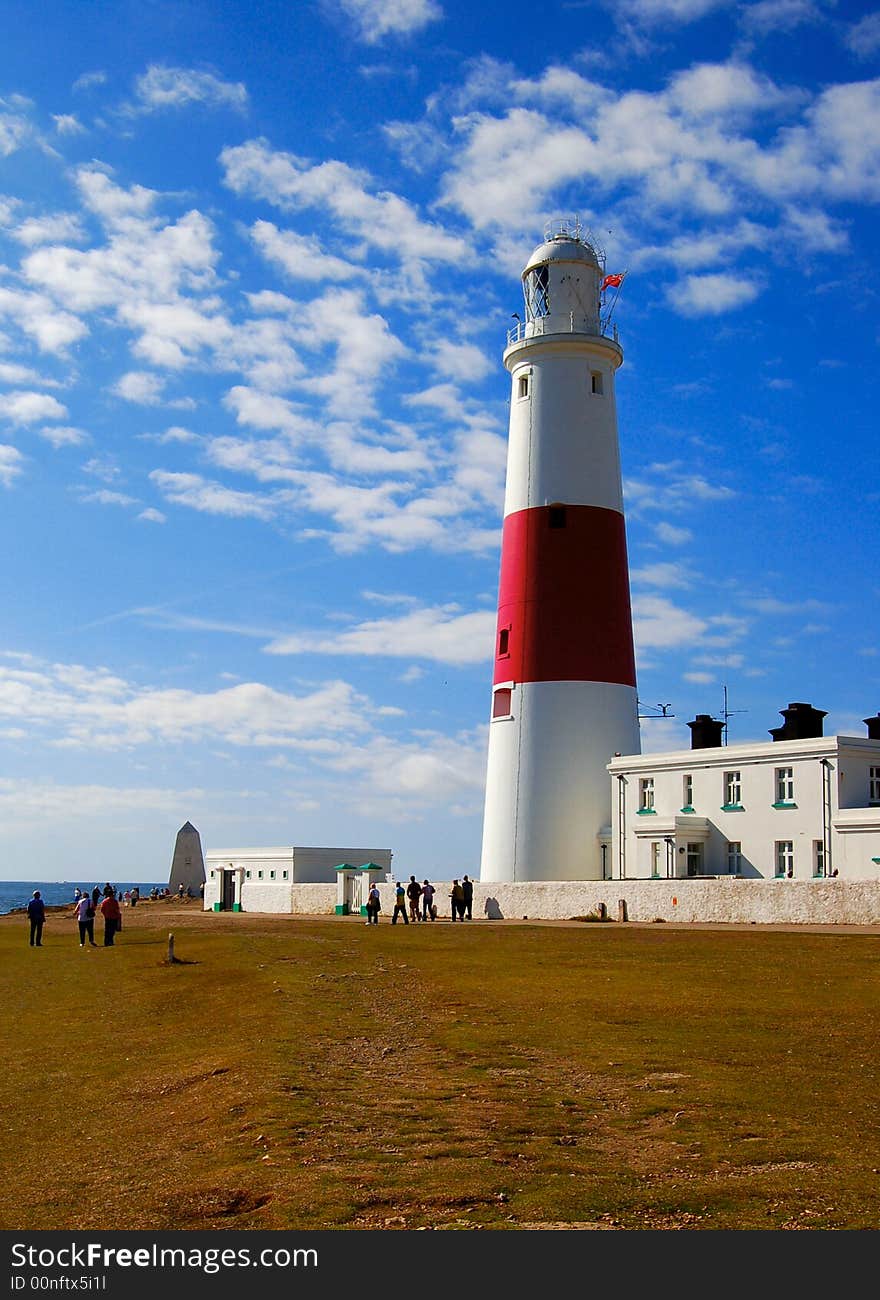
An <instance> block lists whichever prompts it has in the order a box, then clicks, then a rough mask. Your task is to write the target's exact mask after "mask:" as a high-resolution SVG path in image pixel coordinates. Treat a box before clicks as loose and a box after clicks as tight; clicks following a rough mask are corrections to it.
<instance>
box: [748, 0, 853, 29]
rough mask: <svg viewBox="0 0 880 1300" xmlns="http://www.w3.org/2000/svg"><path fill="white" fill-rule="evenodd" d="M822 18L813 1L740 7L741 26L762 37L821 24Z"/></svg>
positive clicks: (770, 0) (774, 0)
mask: <svg viewBox="0 0 880 1300" xmlns="http://www.w3.org/2000/svg"><path fill="white" fill-rule="evenodd" d="M832 2H833V0H832ZM824 17H825V14H824V13H823V11H822V8H821V7H820V5H818V4H816V3H814V0H758V3H757V4H748V5H742V6H741V7H740V20H741V22H742V23H743V26H744V27H746V29H747V30H749V31H753V32H759V33H760V34H761V35H762V36H766V35H767V33H768V32H778V31H782V32H790V31H793V30H794V28H795V27H801V26H803V25H804V24H805V23H818V22H822V21H823V19H824Z"/></svg>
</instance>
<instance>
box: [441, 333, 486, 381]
mask: <svg viewBox="0 0 880 1300" xmlns="http://www.w3.org/2000/svg"><path fill="white" fill-rule="evenodd" d="M426 360H427V361H428V363H429V364H430V365H431V367H432V368H433V369H434V370H436V371H437V373H438V374H443V375H452V376H454V378H455V380H456V382H457V383H465V384H466V383H473V382H478V381H479V380H480V379H485V378H486V376H487V375H490V374H492V373H493V371H494V370H495V368H496V365H495V362H494V361H490V359H489V358H488V357H487V356H486V353H485V352H484V351H483V349H482V348H480V347H477V345H476V344H475V343H467V342H463V341H458V340H456V339H451V338H435V339H432V340H431V341H430V342H429V343H428V345H427V356H426Z"/></svg>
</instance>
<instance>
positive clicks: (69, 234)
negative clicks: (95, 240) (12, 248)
mask: <svg viewBox="0 0 880 1300" xmlns="http://www.w3.org/2000/svg"><path fill="white" fill-rule="evenodd" d="M12 234H13V235H14V237H15V238H16V239H17V240H18V241H19V243H22V244H27V245H28V246H29V247H33V246H34V245H36V244H50V243H53V242H54V241H55V240H68V241H70V242H72V243H80V242H81V241H82V240H83V239H84V238H85V231H84V230H83V228H82V224H81V223H80V220H79V217H77V216H76V215H75V213H72V212H57V213H55V214H54V215H52V216H48V217H29V218H28V220H27V221H23V222H22V223H21V225H20V226H17V227H16V228H15V229H14V230H13V231H12Z"/></svg>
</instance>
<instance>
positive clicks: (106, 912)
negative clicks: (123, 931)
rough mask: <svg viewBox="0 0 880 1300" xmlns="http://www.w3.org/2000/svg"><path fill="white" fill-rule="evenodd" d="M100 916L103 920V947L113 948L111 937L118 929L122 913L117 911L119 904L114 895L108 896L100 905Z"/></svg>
mask: <svg viewBox="0 0 880 1300" xmlns="http://www.w3.org/2000/svg"><path fill="white" fill-rule="evenodd" d="M101 915H102V916H103V918H104V947H105V948H112V947H113V936H114V935H115V933H116V931H117V930H118V929H119V922H120V921H121V920H122V913H121V912H120V910H119V902H118V900H117V898H116V895H115V894H108V895H107V897H106V898H105V899H104V901H103V902H102V903H101Z"/></svg>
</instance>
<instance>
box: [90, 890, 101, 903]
mask: <svg viewBox="0 0 880 1300" xmlns="http://www.w3.org/2000/svg"><path fill="white" fill-rule="evenodd" d="M100 901H101V886H100V885H95V888H94V889H93V890H92V907H97V906H98V904H99V903H100Z"/></svg>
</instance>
